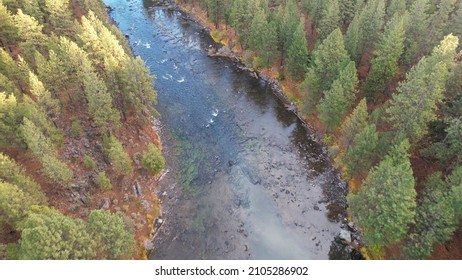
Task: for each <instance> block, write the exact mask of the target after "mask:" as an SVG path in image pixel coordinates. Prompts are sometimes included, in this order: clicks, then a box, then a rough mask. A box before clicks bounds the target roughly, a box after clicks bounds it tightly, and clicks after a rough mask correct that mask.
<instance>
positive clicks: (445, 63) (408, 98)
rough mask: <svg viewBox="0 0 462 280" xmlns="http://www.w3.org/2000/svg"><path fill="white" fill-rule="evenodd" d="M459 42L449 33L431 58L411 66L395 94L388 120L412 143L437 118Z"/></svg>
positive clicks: (398, 132)
mask: <svg viewBox="0 0 462 280" xmlns="http://www.w3.org/2000/svg"><path fill="white" fill-rule="evenodd" d="M457 45H458V38H457V37H455V36H453V35H448V36H446V37H445V39H444V40H443V41H441V44H440V45H439V46H438V47H436V48H435V49H434V50H433V53H432V55H431V56H430V57H424V58H422V59H421V60H420V61H419V63H418V64H417V65H416V66H415V67H413V68H412V69H411V71H410V72H409V73H408V74H407V75H406V81H405V82H404V83H401V84H400V86H399V87H398V89H397V91H398V94H396V95H394V96H393V100H392V101H391V106H390V107H389V108H388V109H387V113H388V115H389V122H390V124H391V125H392V126H393V127H394V129H395V131H396V132H397V134H403V135H405V136H407V137H408V138H409V139H410V140H411V142H414V141H417V140H419V139H420V138H421V137H422V136H423V135H424V134H425V133H426V132H427V125H428V123H429V122H430V121H432V120H434V119H435V118H436V108H437V106H438V104H439V103H440V102H441V100H442V99H443V91H444V85H445V83H446V80H447V78H448V73H449V67H450V65H451V62H452V59H453V57H454V55H455V49H456V48H457Z"/></svg>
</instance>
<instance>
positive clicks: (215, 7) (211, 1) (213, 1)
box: [206, 0, 225, 28]
mask: <svg viewBox="0 0 462 280" xmlns="http://www.w3.org/2000/svg"><path fill="white" fill-rule="evenodd" d="M206 3H207V15H208V17H209V19H210V20H211V21H212V22H213V23H214V24H215V27H216V28H218V24H219V23H220V21H222V20H223V19H224V17H225V15H224V1H223V0H206Z"/></svg>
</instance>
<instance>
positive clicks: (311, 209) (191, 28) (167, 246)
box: [105, 0, 348, 259]
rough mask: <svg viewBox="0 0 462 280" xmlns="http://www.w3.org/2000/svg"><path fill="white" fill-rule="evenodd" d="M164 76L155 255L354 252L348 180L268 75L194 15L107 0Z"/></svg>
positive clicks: (160, 82)
mask: <svg viewBox="0 0 462 280" xmlns="http://www.w3.org/2000/svg"><path fill="white" fill-rule="evenodd" d="M105 3H106V4H107V5H109V6H111V7H112V8H114V10H113V11H112V12H111V16H112V17H113V19H114V21H115V22H116V23H117V24H118V26H119V28H120V29H121V30H122V32H123V33H124V34H126V35H129V41H130V44H131V46H132V48H133V50H134V53H135V54H136V55H139V56H141V57H142V58H143V59H144V60H145V61H146V64H147V65H148V66H149V67H150V69H151V73H152V74H154V75H155V76H156V77H157V79H156V81H155V88H156V90H157V92H158V101H159V104H158V105H157V110H158V111H159V112H160V113H161V115H162V117H161V122H162V125H163V127H162V132H161V133H162V139H163V145H164V154H165V156H166V158H167V169H168V170H169V172H168V173H167V174H166V175H165V176H164V177H163V179H162V180H161V181H160V188H159V197H160V198H161V200H162V202H163V218H164V220H165V224H164V226H162V228H161V231H160V233H159V235H158V237H157V238H156V241H155V252H154V254H153V255H152V256H151V258H152V259H328V258H348V254H347V253H346V250H345V248H344V246H343V245H341V244H339V243H338V242H337V241H335V240H334V239H335V236H336V235H337V234H338V232H339V231H340V222H341V221H342V220H343V218H344V217H345V192H346V186H345V184H344V183H343V182H342V181H341V180H339V177H338V174H337V173H336V172H335V171H334V170H333V169H332V167H331V165H330V163H329V161H328V160H327V157H326V155H325V152H324V147H322V146H321V145H319V144H318V143H317V142H315V141H314V140H313V139H312V137H311V135H310V134H309V132H307V130H306V129H305V128H304V127H303V126H302V125H301V123H300V121H299V120H298V119H297V118H296V116H295V115H294V114H293V113H291V112H289V111H287V110H286V109H285V108H284V106H283V104H281V102H280V101H279V100H278V99H277V98H276V97H275V96H274V95H273V94H272V92H271V89H270V88H269V87H267V85H266V83H265V82H264V81H260V80H257V79H255V78H253V77H251V76H250V75H249V74H248V73H246V72H243V71H241V70H239V69H238V68H237V67H236V66H235V65H234V64H233V63H232V62H231V61H229V60H227V59H224V58H217V57H208V56H207V52H206V49H207V48H208V47H209V46H210V45H214V43H213V41H212V40H211V38H210V37H209V36H208V35H207V32H205V31H204V30H202V28H201V27H200V26H199V25H198V24H196V23H194V22H193V21H191V20H189V19H188V17H187V15H185V14H183V13H180V12H178V11H171V10H168V9H165V8H162V7H156V6H155V4H154V3H153V2H152V1H149V0H147V1H142V0H132V1H124V0H105Z"/></svg>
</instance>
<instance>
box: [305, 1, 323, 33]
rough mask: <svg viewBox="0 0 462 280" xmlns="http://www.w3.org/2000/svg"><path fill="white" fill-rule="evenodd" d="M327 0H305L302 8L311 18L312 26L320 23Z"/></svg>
mask: <svg viewBox="0 0 462 280" xmlns="http://www.w3.org/2000/svg"><path fill="white" fill-rule="evenodd" d="M325 5H326V1H324V0H303V1H302V8H303V10H304V11H305V12H307V13H308V15H309V16H310V18H311V26H312V27H315V26H317V25H318V21H319V19H320V18H321V16H322V13H323V11H324V7H325Z"/></svg>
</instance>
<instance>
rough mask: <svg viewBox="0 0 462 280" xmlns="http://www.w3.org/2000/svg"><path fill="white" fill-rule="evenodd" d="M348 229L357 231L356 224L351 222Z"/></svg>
mask: <svg viewBox="0 0 462 280" xmlns="http://www.w3.org/2000/svg"><path fill="white" fill-rule="evenodd" d="M348 227H349V228H350V229H351V230H353V231H356V228H355V224H354V223H353V222H349V223H348Z"/></svg>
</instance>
